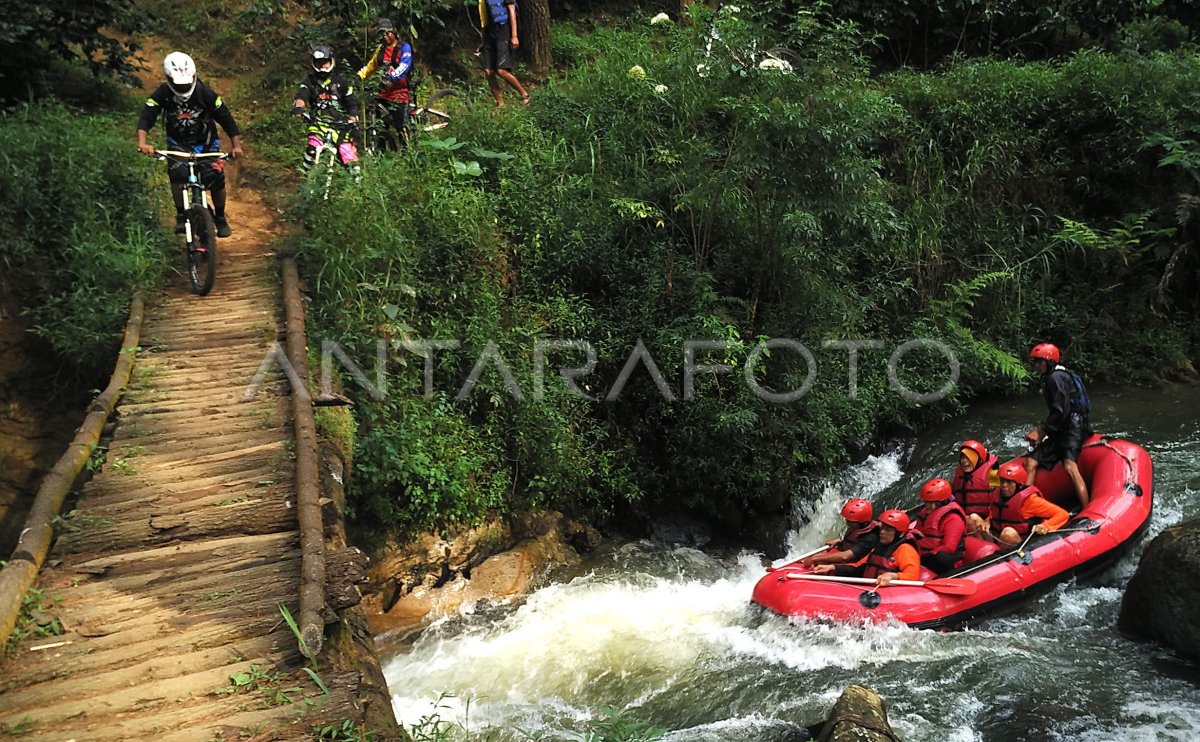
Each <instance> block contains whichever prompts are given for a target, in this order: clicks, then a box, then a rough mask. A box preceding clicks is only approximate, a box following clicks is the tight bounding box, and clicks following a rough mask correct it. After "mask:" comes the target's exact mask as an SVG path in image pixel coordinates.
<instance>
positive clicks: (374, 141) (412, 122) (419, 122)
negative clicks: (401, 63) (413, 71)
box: [368, 78, 458, 153]
mask: <svg viewBox="0 0 1200 742" xmlns="http://www.w3.org/2000/svg"><path fill="white" fill-rule="evenodd" d="M424 81H425V78H416V79H413V80H411V81H410V82H409V85H408V99H409V101H411V102H410V103H409V104H408V106H409V107H408V118H407V120H406V121H405V123H404V131H403V136H402V138H401V140H400V141H399V142H397V141H396V136H395V132H394V131H392V130H391V129H390V127H388V126H386V125H385V124H384V123H383V117H382V116H379V115H376V116H373V117H372V120H371V122H370V126H369V127H368V134H369V137H368V141H369V142H370V149H371V152H373V153H378V152H382V151H385V150H403V149H405V148H407V147H408V145H409V144H410V143H412V142H414V141H416V139H417V137H418V136H420V135H421V134H422V133H428V132H431V131H437V130H438V129H444V128H446V127H447V126H449V125H450V118H451V117H450V112H449V111H447V110H445V108H443V107H442V106H443V105H444V104H442V103H440V101H442V100H443V99H445V98H448V97H451V96H455V95H458V91H457V90H455V89H454V88H440V89H438V90H435V91H433V93H432V94H431V95H430V96H429V100H428V101H426V102H425V105H419V104H418V103H417V91H418V89H419V88H420V86H421V84H422V83H423V82H424Z"/></svg>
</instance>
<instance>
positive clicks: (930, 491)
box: [921, 478, 951, 502]
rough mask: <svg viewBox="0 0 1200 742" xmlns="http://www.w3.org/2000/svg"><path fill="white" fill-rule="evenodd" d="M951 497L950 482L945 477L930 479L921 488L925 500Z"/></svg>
mask: <svg viewBox="0 0 1200 742" xmlns="http://www.w3.org/2000/svg"><path fill="white" fill-rule="evenodd" d="M950 497H951V494H950V483H949V482H947V481H946V480H945V479H941V478H938V479H930V480H929V481H928V482H926V483H925V486H924V487H922V488H921V499H922V500H924V501H925V502H941V501H942V500H949V499H950Z"/></svg>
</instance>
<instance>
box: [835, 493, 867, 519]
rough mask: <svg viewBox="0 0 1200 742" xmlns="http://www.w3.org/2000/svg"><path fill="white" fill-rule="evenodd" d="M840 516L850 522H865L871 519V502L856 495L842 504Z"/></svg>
mask: <svg viewBox="0 0 1200 742" xmlns="http://www.w3.org/2000/svg"><path fill="white" fill-rule="evenodd" d="M842 517H843V518H845V519H846V520H848V521H850V522H851V523H867V522H868V521H870V520H871V503H869V502H867V501H866V500H864V499H862V498H861V497H856V498H854V499H853V500H851V501H850V502H848V503H846V504H845V505H843V506H842Z"/></svg>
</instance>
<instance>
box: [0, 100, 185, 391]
mask: <svg viewBox="0 0 1200 742" xmlns="http://www.w3.org/2000/svg"><path fill="white" fill-rule="evenodd" d="M80 116H81V114H80V112H78V111H76V110H72V109H70V108H68V107H66V106H64V105H62V104H58V103H38V104H32V105H25V106H22V107H21V108H18V109H16V110H11V111H7V112H5V113H3V114H0V151H3V152H4V157H3V158H0V233H3V234H4V235H5V238H4V240H2V241H0V261H2V262H3V265H4V274H3V278H2V279H0V280H3V281H4V283H5V286H4V289H5V291H6V292H11V293H12V294H13V295H15V296H16V297H17V299H18V303H19V305H20V306H23V307H25V311H26V312H27V313H28V314H29V316H30V317H31V318H32V320H33V322H34V325H35V326H34V332H35V333H36V334H37V335H39V336H40V337H42V338H44V339H45V340H46V341H48V342H49V344H50V345H51V347H53V349H54V350H55V351H56V352H57V353H58V354H60V355H61V356H63V357H64V358H66V359H68V360H71V361H73V362H74V363H76V364H78V365H79V366H81V367H83V368H99V369H104V368H108V367H110V366H111V364H112V353H113V351H114V350H115V348H116V347H117V345H118V341H119V331H120V330H121V328H122V327H123V325H124V321H125V319H126V317H127V315H128V311H129V299H130V296H131V295H132V292H133V291H134V290H135V289H136V288H150V287H154V286H156V285H158V284H159V283H160V282H161V281H162V280H163V276H164V273H165V271H166V267H167V264H168V263H167V253H166V245H167V235H166V233H165V232H164V231H163V230H162V229H161V228H160V226H159V220H158V217H157V213H156V212H157V209H158V204H159V203H160V202H159V201H158V200H156V199H158V198H161V197H162V195H163V194H165V193H166V188H165V184H163V185H162V187H161V188H160V187H159V186H158V184H154V185H152V184H151V181H150V179H149V173H150V167H151V163H150V162H148V161H147V160H146V158H144V157H140V156H139V155H138V154H137V153H136V151H135V149H134V147H133V145H132V134H131V132H132V129H133V119H132V118H131V116H130V115H129V114H100V115H93V116H90V117H89V118H88V119H87V124H86V125H82V124H81V123H80ZM158 191H161V194H159V193H157V192H158Z"/></svg>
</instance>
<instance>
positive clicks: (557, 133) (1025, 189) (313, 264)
mask: <svg viewBox="0 0 1200 742" xmlns="http://www.w3.org/2000/svg"><path fill="white" fill-rule="evenodd" d="M692 14H693V17H692V20H693V24H692V26H690V27H679V26H675V25H673V24H668V25H655V26H651V25H650V24H649V23H648V19H647V18H645V17H632V18H630V19H628V20H627V21H625V22H624V24H623V25H622V26H620V27H618V28H608V29H605V28H597V29H595V30H594V32H592V33H591V34H583V33H581V32H579V31H578V29H568V30H566V31H565V33H563V34H561V35H560V36H559V38H558V41H557V42H556V43H557V44H559V46H560V48H561V49H562V50H563V52H564V56H569V57H570V58H571V59H573V60H576V61H577V62H578V63H579V64H581V65H582V66H581V67H580V68H578V69H575V70H572V71H571V73H570V75H569V76H566V77H565V78H564V79H562V80H558V81H551V82H549V83H547V84H546V85H544V86H543V87H542V88H541V89H540V90H539V91H538V95H537V96H536V97H535V101H534V103H533V105H531V106H530V107H528V108H521V107H514V108H516V109H517V110H513V108H506V109H503V110H502V111H501V112H499V115H496V114H495V113H493V112H492V111H491V110H490V108H487V107H486V106H479V105H477V106H476V107H475V108H474V109H472V110H471V111H469V112H464V113H463V114H462V115H460V116H457V117H456V118H455V122H454V125H453V135H452V138H443V139H440V140H436V141H430V142H426V143H424V144H423V145H422V146H419V147H417V148H415V151H413V152H410V153H408V154H407V155H405V156H403V157H387V158H384V159H383V160H382V161H380V162H379V163H378V165H376V166H374V167H373V168H372V167H371V165H372V164H373V163H369V164H368V168H367V176H366V179H365V180H364V183H363V187H362V188H361V189H359V190H357V191H355V190H347V191H345V192H343V193H341V194H340V195H339V197H338V199H337V200H336V202H335V201H333V200H331V201H330V202H329V203H328V204H327V205H325V204H314V203H308V204H305V205H304V207H303V209H304V211H303V213H302V214H301V216H302V217H303V219H304V221H305V224H306V227H307V229H308V232H307V236H306V238H305V244H304V247H303V250H304V257H305V261H306V273H307V274H308V275H309V276H310V277H311V279H312V284H313V288H314V307H313V309H314V311H313V315H312V316H313V321H314V323H315V324H316V326H317V327H318V328H320V330H319V331H320V332H325V333H328V334H330V336H334V337H338V338H341V340H340V341H339V342H344V343H345V344H346V345H347V347H352V348H353V353H354V354H355V357H358V358H370V357H372V353H373V350H372V349H373V348H374V347H375V346H374V343H375V341H376V339H377V338H382V339H383V340H384V341H385V345H386V347H387V348H388V353H389V355H388V357H389V359H390V360H391V361H392V362H396V363H399V362H401V361H403V362H404V363H407V364H408V365H407V366H405V367H404V368H403V370H402V372H401V376H402V378H403V379H404V382H403V388H402V389H399V388H397V387H395V386H393V387H391V388H390V389H389V396H388V399H387V400H386V401H385V402H380V403H367V404H365V405H363V406H361V407H360V408H359V412H358V414H359V415H360V418H359V426H360V431H366V432H365V435H367V436H368V439H369V440H370V449H371V450H370V451H366V450H364V448H362V447H360V449H359V451H358V462H359V464H360V465H361V466H363V467H365V469H364V471H366V477H365V481H364V482H360V484H365V487H364V488H363V491H362V492H361V493H360V496H362V497H364V498H365V502H368V503H369V505H368V506H367V507H368V509H369V510H370V511H371V513H372V514H373V515H375V516H376V517H377V519H378V520H380V521H382V522H385V523H404V524H409V525H412V524H427V523H431V522H435V521H439V520H447V519H449V520H471V519H474V518H477V517H479V516H480V515H481V514H482V513H483V512H485V511H486V510H489V509H495V510H500V511H504V510H506V509H508V508H513V507H520V506H523V505H527V504H545V505H551V506H558V507H566V508H568V509H570V510H572V511H573V512H577V513H580V512H590V513H592V514H595V515H597V516H605V515H612V516H621V517H625V516H628V515H633V516H635V517H636V516H643V515H648V514H651V513H653V512H655V511H661V510H675V509H679V508H686V509H689V510H692V511H694V512H697V513H700V514H703V515H705V516H707V517H708V518H710V519H712V520H714V521H716V522H719V523H721V524H722V525H723V526H725V529H724V530H725V531H726V533H727V534H728V535H729V536H731V537H739V538H740V537H743V536H744V534H745V533H746V532H748V531H749V530H750V529H751V526H752V521H753V520H754V519H755V518H759V517H765V518H779V517H780V516H781V514H782V513H784V512H785V511H786V507H785V505H786V502H787V500H788V498H789V497H790V496H791V490H792V487H793V482H795V481H797V477H798V476H799V475H801V474H802V473H805V472H810V471H822V470H827V469H829V468H830V467H833V466H836V465H839V464H842V463H844V462H846V461H847V460H848V458H849V456H850V455H851V454H850V452H851V451H852V450H860V449H861V448H862V442H863V441H864V440H867V441H869V440H870V438H871V436H872V435H874V434H876V433H878V432H879V431H881V430H882V431H888V430H913V429H917V428H919V427H920V426H922V425H924V424H925V423H926V422H928V421H929V420H931V419H935V418H937V417H941V416H945V415H949V414H953V413H955V412H956V411H958V410H959V409H961V405H962V404H963V403H964V402H965V401H966V400H967V399H968V398H969V397H970V396H971V395H975V394H987V393H995V392H1012V391H1015V390H1018V389H1021V388H1022V387H1023V386H1024V385H1026V384H1027V383H1029V381H1030V379H1029V374H1028V372H1027V371H1026V367H1025V365H1024V364H1023V363H1022V358H1023V355H1024V353H1025V351H1026V350H1027V348H1028V347H1029V345H1030V343H1031V342H1033V341H1035V340H1042V339H1048V340H1054V341H1056V342H1059V343H1060V344H1061V345H1063V346H1065V348H1066V350H1067V352H1068V358H1069V359H1070V362H1071V363H1072V364H1076V365H1077V366H1078V367H1081V368H1082V369H1083V370H1084V371H1085V372H1086V373H1087V374H1088V375H1089V378H1095V377H1097V376H1100V375H1103V374H1104V373H1113V374H1116V373H1118V369H1125V370H1128V369H1130V368H1140V369H1145V368H1147V367H1154V366H1155V365H1160V366H1164V365H1165V366H1171V365H1173V364H1176V363H1178V362H1179V361H1180V360H1181V359H1182V358H1183V356H1184V354H1185V353H1186V352H1187V347H1188V343H1189V342H1191V341H1192V340H1193V338H1192V337H1191V336H1190V335H1189V333H1188V331H1187V330H1186V329H1185V328H1186V327H1187V320H1186V314H1185V313H1184V312H1185V308H1188V307H1189V305H1188V304H1187V302H1188V301H1190V300H1189V299H1188V298H1187V296H1190V295H1185V294H1184V293H1183V291H1182V286H1183V282H1181V283H1180V284H1179V286H1177V287H1176V288H1175V289H1173V290H1172V291H1168V292H1167V293H1168V294H1169V296H1168V298H1174V299H1176V300H1177V301H1176V303H1174V304H1171V303H1170V302H1166V303H1163V302H1160V303H1159V304H1157V305H1155V306H1156V307H1157V308H1156V309H1155V311H1156V312H1157V314H1153V315H1150V319H1148V320H1147V322H1146V325H1145V326H1143V327H1139V328H1138V329H1136V330H1135V329H1134V328H1132V327H1130V326H1128V325H1127V324H1124V325H1123V324H1122V323H1121V322H1119V321H1117V318H1119V317H1121V316H1130V315H1131V314H1136V315H1137V316H1145V315H1147V310H1148V309H1150V308H1151V302H1150V297H1151V295H1153V294H1154V293H1155V290H1154V287H1155V286H1159V285H1161V284H1162V279H1163V276H1164V271H1165V270H1166V265H1167V261H1168V260H1170V256H1171V255H1173V254H1174V253H1175V252H1176V248H1177V247H1178V245H1177V244H1176V243H1175V242H1174V241H1175V240H1176V239H1177V237H1176V236H1175V235H1177V234H1179V230H1180V228H1181V225H1175V224H1173V223H1172V220H1173V219H1174V217H1173V216H1172V215H1171V214H1170V213H1168V212H1169V211H1170V207H1166V206H1164V205H1165V204H1172V203H1174V202H1175V201H1177V200H1178V198H1180V197H1181V194H1184V193H1187V192H1190V191H1187V190H1186V189H1188V188H1194V186H1195V183H1194V182H1192V179H1187V178H1180V177H1179V174H1178V173H1176V172H1173V171H1172V170H1171V169H1170V168H1168V169H1163V168H1160V167H1158V163H1157V162H1156V160H1155V155H1152V154H1151V153H1150V152H1149V151H1147V147H1151V148H1153V147H1156V146H1160V145H1147V142H1150V141H1157V142H1176V143H1180V142H1185V141H1187V140H1186V139H1185V135H1186V134H1187V132H1186V131H1185V129H1184V128H1182V127H1183V125H1184V123H1185V122H1186V120H1187V117H1188V115H1189V114H1188V111H1189V110H1190V108H1189V106H1190V104H1189V103H1188V91H1189V90H1194V89H1195V84H1196V82H1197V80H1196V79H1195V76H1196V75H1197V72H1196V71H1195V70H1196V68H1195V66H1194V64H1192V63H1191V61H1189V60H1191V57H1189V56H1187V55H1186V54H1175V55H1154V56H1147V57H1132V56H1128V57H1115V56H1112V55H1107V54H1102V53H1086V54H1080V55H1078V56H1076V57H1075V58H1073V59H1070V60H1068V61H1065V62H1063V63H1061V64H1057V65H1050V64H1015V63H1011V62H997V61H988V60H982V61H975V62H963V63H961V64H956V65H953V66H951V67H949V68H948V69H946V70H945V71H943V72H938V73H917V72H902V73H896V74H893V75H890V76H887V77H884V78H881V79H872V78H871V77H870V76H869V75H868V73H867V66H866V64H865V61H864V59H863V57H862V54H861V51H862V49H863V48H864V47H863V41H862V39H861V38H860V37H859V36H858V34H857V32H856V31H855V30H854V29H853V28H852V27H850V26H848V25H846V24H842V23H838V22H831V21H829V19H827V18H822V17H821V16H819V15H817V14H812V13H800V14H799V15H798V16H797V17H796V18H794V19H793V20H792V21H791V22H789V23H787V24H779V25H775V26H771V27H763V26H761V25H759V24H758V23H756V21H755V13H754V12H751V11H746V12H741V11H737V10H731V9H729V8H726V9H723V10H721V11H719V12H717V14H716V15H713V14H712V13H710V12H709V11H708V10H706V9H704V8H703V7H701V6H693V8H692ZM1158 133H1163V136H1165V137H1167V138H1166V139H1162V138H1159V139H1153V136H1154V135H1155V134H1158ZM1181 147H1182V148H1183V149H1185V150H1186V145H1183V144H1179V145H1178V146H1177V147H1176V156H1175V158H1174V159H1173V160H1172V162H1173V163H1174V165H1175V167H1180V166H1182V165H1186V164H1188V163H1191V162H1192V159H1191V158H1190V157H1185V156H1183V155H1181V154H1179V152H1180V151H1181V150H1180V148H1181ZM1198 157H1200V156H1198ZM1196 161H1197V162H1200V159H1196ZM1193 174H1194V173H1193ZM1181 189H1183V190H1181ZM1114 215H1118V216H1116V217H1114ZM1072 224H1074V225H1076V226H1075V227H1071V225H1072ZM1089 234H1091V235H1092V236H1091V237H1089V236H1088V235H1089ZM1159 293H1162V292H1159ZM1163 307H1170V309H1169V310H1165V309H1163ZM1174 312H1180V314H1174ZM1131 335H1137V339H1136V340H1134V339H1132V338H1131ZM414 338H441V339H450V338H452V339H456V340H459V341H461V346H460V347H458V348H456V349H447V350H443V351H440V352H438V353H437V354H436V360H433V361H431V362H430V363H431V366H430V368H431V369H433V371H434V372H435V378H436V379H438V380H439V383H440V384H442V385H444V388H443V387H439V388H438V389H437V390H436V393H435V394H433V395H431V397H430V398H428V399H426V398H424V397H422V396H421V389H422V382H421V379H422V375H423V371H424V363H425V361H424V358H423V357H422V356H420V355H419V354H414V353H412V352H410V351H408V350H405V348H408V347H410V346H411V345H412V343H411V341H412V340H413V339H414ZM556 338H566V339H582V340H586V341H588V342H589V343H590V344H591V345H592V347H593V348H594V349H595V351H596V356H597V359H596V360H597V362H596V365H595V368H594V369H593V370H592V372H591V373H590V374H588V375H586V376H585V377H583V378H582V379H580V388H581V389H582V390H583V391H585V392H587V393H588V394H589V395H590V396H591V397H593V399H594V400H597V401H587V400H584V399H583V398H581V397H579V396H577V395H574V394H571V393H570V392H568V391H566V390H565V389H564V388H563V386H562V385H561V383H559V381H558V379H556V378H554V376H553V374H552V373H551V374H550V375H549V376H547V377H546V378H548V379H549V381H547V382H546V383H547V386H546V390H549V389H550V387H551V386H553V391H552V392H550V393H547V394H545V395H544V396H543V397H541V398H540V399H533V398H532V395H531V393H530V390H531V389H532V388H533V385H534V383H535V378H534V363H533V361H532V360H531V351H530V346H531V345H533V344H534V343H535V342H538V341H542V342H545V341H549V340H552V339H556ZM771 338H786V339H791V340H793V341H795V342H798V343H801V344H803V346H804V348H805V349H807V350H808V351H809V352H810V353H811V358H807V357H805V356H804V355H803V353H801V352H799V351H797V350H796V348H795V346H792V349H791V350H789V349H788V348H787V347H785V346H779V345H778V344H776V345H774V346H772V345H770V344H768V340H769V339H771ZM856 339H870V340H871V341H872V342H873V343H874V345H872V346H871V347H869V348H867V349H865V350H863V351H862V352H861V354H860V356H859V362H858V365H857V368H856V369H855V373H856V377H855V386H854V388H852V387H851V384H850V376H851V367H850V364H849V354H848V350H847V348H848V346H846V345H845V344H844V343H843V342H842V341H853V340H856ZM913 339H928V340H933V341H936V343H937V345H929V344H926V345H925V346H920V345H918V346H914V347H913V348H912V350H911V352H910V353H908V354H907V355H903V356H898V357H897V360H896V363H895V364H894V366H893V367H892V368H891V369H890V370H889V356H891V355H892V353H893V352H894V351H896V350H897V349H898V348H902V347H904V344H905V343H907V342H909V341H911V340H913ZM694 340H703V341H713V342H719V343H720V344H719V345H714V346H707V347H703V348H701V352H700V354H699V355H698V356H697V361H698V362H700V363H707V364H724V365H725V366H727V367H729V368H728V369H727V370H728V373H701V374H699V375H697V376H696V377H695V378H694V379H693V382H694V384H693V386H692V391H693V393H694V394H693V396H692V398H690V399H685V398H684V393H683V392H684V358H685V354H686V352H687V348H688V347H689V343H688V341H694ZM639 342H640V343H641V345H638V343H639ZM489 343H493V344H494V345H491V346H489V345H488V344H489ZM489 347H490V348H491V349H492V353H493V356H492V359H491V362H490V363H489V364H485V365H486V370H483V373H482V375H481V376H479V379H478V380H479V384H478V385H477V386H476V387H475V388H474V390H473V391H472V393H471V394H469V395H466V394H463V393H462V391H461V390H460V387H459V385H461V384H463V383H464V380H465V379H469V377H470V375H471V372H472V370H473V369H474V368H475V366H476V364H477V363H478V360H479V359H480V357H481V353H482V352H483V350H484V349H485V348H489ZM692 347H693V348H694V346H692ZM635 348H640V349H642V350H641V351H639V352H644V353H645V354H648V356H649V357H650V358H651V359H653V361H654V362H655V363H656V365H657V366H658V367H659V369H660V370H661V372H662V377H661V378H659V379H656V378H653V377H652V376H651V374H650V373H648V372H647V370H646V369H645V368H644V367H643V366H644V364H640V363H636V361H637V360H638V359H637V358H634V359H633V360H634V361H635V363H634V367H633V368H632V373H630V374H628V375H626V376H625V377H622V376H621V372H622V369H624V368H625V367H626V366H627V364H628V363H629V362H630V359H631V357H632V356H633V355H634V353H633V352H634V349H635ZM564 353H567V352H566V351H564ZM949 356H953V360H956V361H957V362H958V377H957V384H956V385H951V388H950V389H949V391H948V395H947V396H946V397H945V398H944V399H941V400H940V401H939V400H937V399H936V398H934V397H926V398H921V394H922V393H927V392H934V391H937V390H939V389H941V388H943V386H945V385H946V382H947V378H948V377H949V375H950V369H951V366H952V363H951V361H952V359H951V358H950V357H949ZM497 358H498V359H502V360H503V361H504V363H505V364H506V368H507V370H508V371H509V372H510V373H511V374H512V379H513V383H515V384H516V385H517V387H518V388H519V389H520V390H521V393H522V395H523V396H522V397H521V398H520V399H518V398H517V395H514V394H513V393H512V391H511V390H510V386H509V384H508V382H507V381H506V380H505V379H504V378H503V376H502V374H501V373H499V369H498V366H497V364H496V363H495V360H496V359H497ZM751 359H757V363H755V364H751V363H750V361H751ZM575 360H576V357H575V356H569V355H564V357H563V358H559V359H557V361H556V362H561V363H562V364H563V365H567V364H568V363H569V362H574V361H575ZM554 367H555V366H553V365H552V366H551V368H554ZM748 367H749V368H748ZM747 369H748V370H747ZM543 370H544V369H543ZM810 378H811V380H812V383H811V386H806V384H807V383H808V380H809V379H810ZM618 381H621V382H623V383H624V386H623V387H621V388H620V390H619V391H620V394H615V393H614V389H616V388H617V386H618ZM550 382H554V383H553V384H551V383H550ZM897 385H902V387H903V389H907V390H910V391H912V392H914V393H913V394H905V393H901V392H902V391H903V389H899V388H898V386H897ZM664 388H665V389H666V390H667V391H666V392H664V391H663V389H664ZM799 389H805V390H806V393H804V394H800V395H797V397H796V398H795V399H792V400H791V401H788V402H786V403H779V402H777V401H772V399H770V398H769V394H764V393H762V392H763V391H764V390H765V391H766V392H770V393H781V392H785V391H788V390H799ZM456 390H459V391H458V392H457V393H456ZM396 394H400V395H402V397H403V399H402V400H396V399H395V396H394V395H396ZM360 504H361V501H360ZM626 522H636V521H626Z"/></svg>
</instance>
